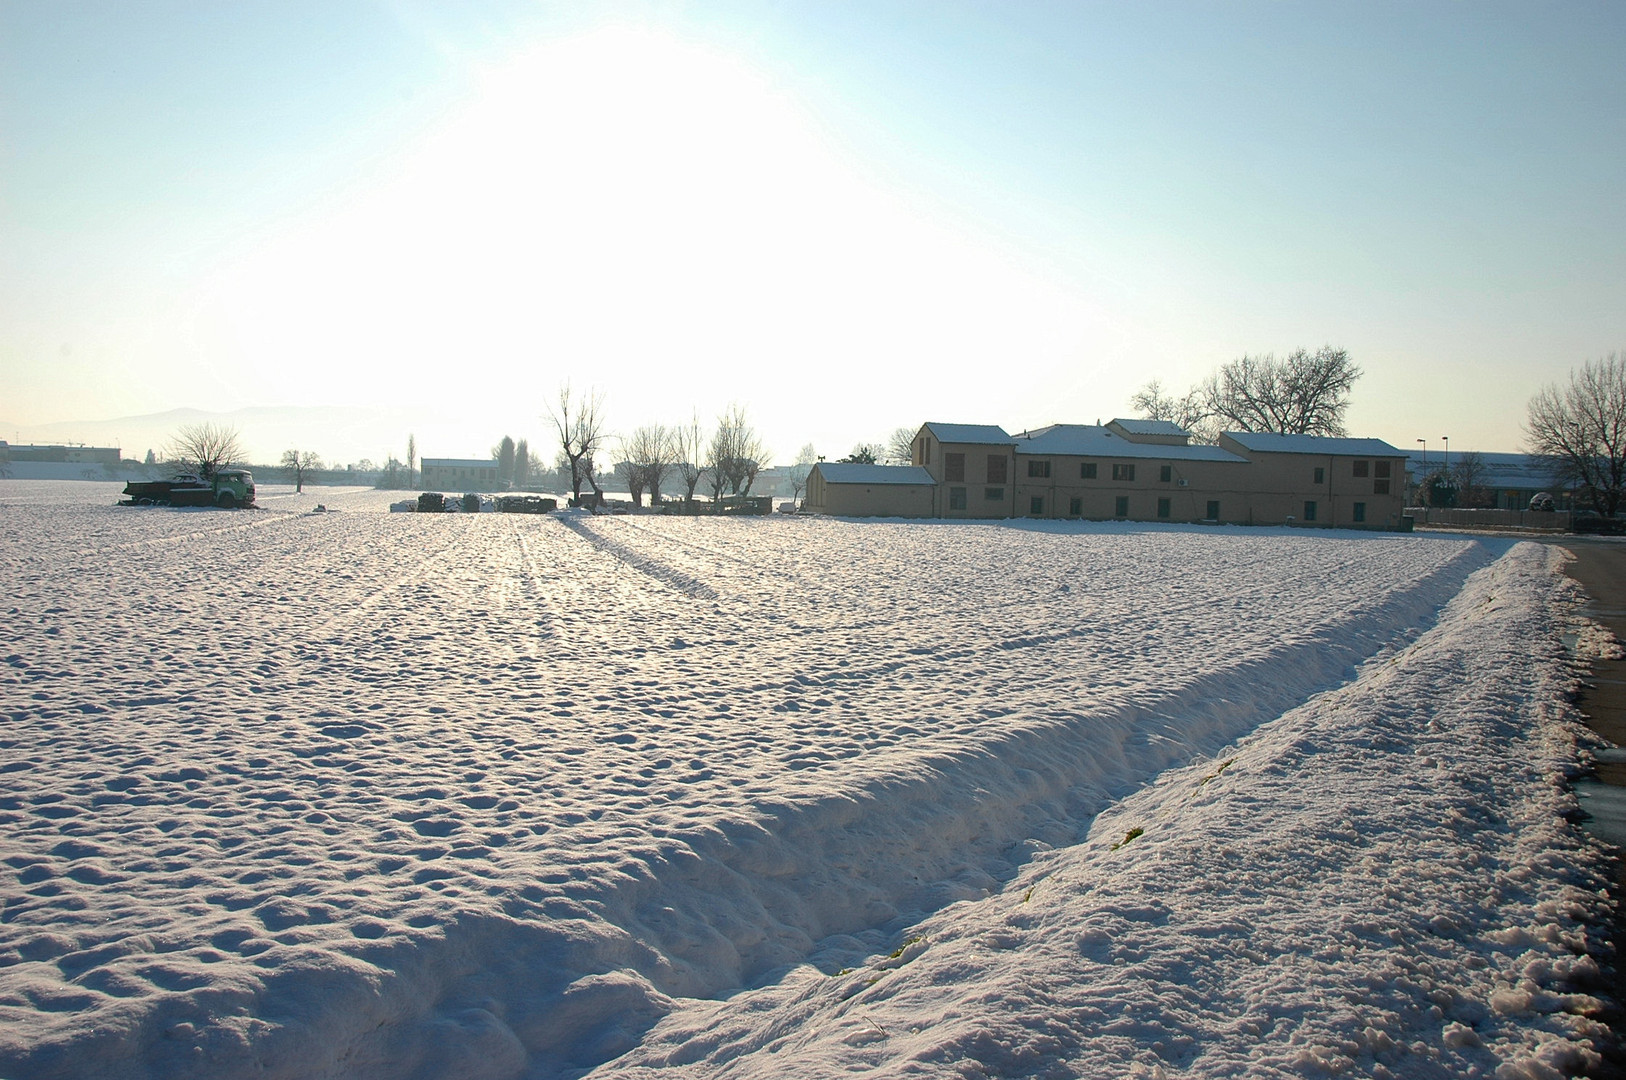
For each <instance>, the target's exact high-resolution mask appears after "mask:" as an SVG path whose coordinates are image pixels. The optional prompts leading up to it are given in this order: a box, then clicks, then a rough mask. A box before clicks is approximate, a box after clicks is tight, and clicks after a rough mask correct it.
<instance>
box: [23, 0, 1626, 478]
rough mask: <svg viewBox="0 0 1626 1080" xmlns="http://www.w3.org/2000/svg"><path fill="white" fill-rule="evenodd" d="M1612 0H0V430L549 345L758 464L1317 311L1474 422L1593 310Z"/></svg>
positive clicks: (1432, 405) (435, 404) (448, 420)
mask: <svg viewBox="0 0 1626 1080" xmlns="http://www.w3.org/2000/svg"><path fill="white" fill-rule="evenodd" d="M1623 12H1626V9H1623V8H1621V7H1620V6H1618V5H1613V4H1608V3H1594V4H1588V3H1575V4H1569V5H1564V6H1560V7H1540V8H1537V7H1534V6H1531V5H1517V4H1506V5H1500V4H1485V5H1475V6H1473V7H1463V6H1461V5H1455V4H1446V3H1423V4H1414V5H1389V6H1383V5H1372V6H1361V7H1358V8H1356V7H1350V6H1347V5H1336V4H1323V3H1303V4H1291V5H1283V4H1276V3H1247V2H1243V3H1238V4H1235V5H1199V4H1195V3H1192V4H1187V3H1180V2H1175V3H1170V4H1162V5H1140V4H1129V3H1122V4H1117V3H1103V4H1091V5H1050V4H1019V5H1007V4H994V3H981V2H969V0H967V2H961V3H950V4H944V5H933V6H917V5H910V4H902V3H889V2H881V3H868V4H857V3H842V2H838V0H831V2H828V3H819V4H812V3H795V2H792V3H787V4H780V5H761V4H748V3H743V2H733V0H719V2H717V3H715V4H708V5H699V6H686V5H681V4H680V5H663V4H642V3H640V4H634V3H619V4H599V5H578V6H574V7H572V8H570V9H568V10H566V9H558V8H553V7H549V6H545V5H541V4H535V3H527V2H523V0H481V2H475V3H470V4H465V5H455V6H454V5H448V4H441V3H436V2H429V0H423V2H418V3H409V2H405V0H401V2H397V3H393V4H390V5H384V6H375V5H370V4H338V5H332V4H317V3H314V2H307V0H289V2H288V3H285V4H269V3H256V2H246V3H244V4H222V5H212V6H211V5H188V4H174V5H170V4H160V5H153V6H145V5H142V6H126V5H115V4H112V3H111V2H100V0H83V2H66V3H62V4H34V5H10V6H7V7H6V8H3V9H0V122H3V124H4V128H3V130H5V131H6V133H7V137H6V139H5V140H4V141H3V145H0V230H3V233H0V235H3V236H4V241H5V242H4V244H3V245H0V315H3V316H4V318H3V319H0V424H4V425H5V428H4V430H0V438H14V437H19V436H20V437H21V438H23V439H24V440H25V441H26V440H27V439H28V438H29V436H30V431H31V430H34V429H39V430H40V431H42V432H48V437H51V438H55V439H64V438H66V439H72V438H74V437H75V436H74V435H73V434H72V432H71V431H70V430H68V429H70V428H72V424H71V423H64V422H70V421H105V420H109V419H112V418H116V417H129V416H135V415H138V414H145V413H156V412H162V411H165V410H170V409H176V408H182V407H191V408H198V409H204V410H210V411H214V412H219V413H230V412H232V411H233V410H239V409H245V408H249V407H259V406H285V407H316V406H346V407H351V408H352V409H362V410H370V411H371V412H372V413H373V414H375V415H373V418H372V420H371V421H370V422H369V421H365V420H357V421H356V423H355V425H354V429H353V430H352V429H350V428H348V427H346V428H335V429H333V430H331V431H329V432H327V433H326V436H325V437H326V438H327V439H328V441H329V442H330V443H331V445H317V446H313V447H311V449H314V450H316V451H317V452H319V453H321V454H323V456H324V457H327V458H328V459H329V460H334V461H344V460H355V459H357V458H360V457H371V458H374V459H381V458H383V457H384V456H386V455H387V454H389V453H395V454H397V455H401V454H403V453H404V449H405V440H406V435H407V433H408V431H409V430H411V431H413V432H414V433H415V434H416V435H417V438H418V445H419V447H420V450H421V452H422V453H425V454H428V455H430V456H458V457H461V456H479V455H484V454H485V453H486V451H487V448H489V447H490V446H491V445H493V444H494V443H495V442H496V441H497V440H498V439H499V438H500V437H501V436H502V435H504V434H510V435H513V436H515V437H529V438H530V439H531V440H532V442H533V443H535V444H545V443H546V442H547V427H546V421H545V419H544V417H545V413H546V408H547V404H548V401H549V400H550V398H552V397H553V396H554V395H555V394H556V392H557V389H558V387H559V386H560V384H561V383H562V382H564V381H565V380H567V379H568V380H570V381H571V382H572V383H573V384H575V385H576V386H577V387H580V388H586V387H598V388H600V389H602V390H603V391H604V393H605V397H606V403H607V406H608V410H609V418H610V423H611V426H612V428H614V429H615V430H618V431H622V432H625V431H629V430H630V429H631V428H633V427H636V426H639V425H641V424H646V423H652V422H660V423H668V424H674V423H680V422H684V421H686V420H688V418H689V417H690V416H691V415H695V414H698V415H699V416H700V418H701V420H702V421H703V422H709V421H710V420H711V418H713V417H715V416H716V415H717V414H718V413H719V412H721V411H722V410H723V409H724V408H725V407H726V406H727V405H728V404H730V403H732V402H738V403H740V404H743V405H744V406H745V407H746V408H747V410H748V412H749V414H750V415H751V417H752V419H753V420H754V421H755V422H756V424H757V426H758V428H759V429H760V430H761V431H762V432H763V433H764V435H765V436H766V438H767V442H768V445H769V446H770V448H771V449H772V450H773V451H774V454H775V461H777V462H783V461H788V460H790V459H791V458H793V457H794V455H795V453H796V451H797V449H798V448H799V447H800V446H802V445H803V444H804V443H808V442H811V443H813V444H815V446H816V447H817V448H818V451H819V452H820V453H823V454H827V455H828V456H830V457H836V456H840V455H841V454H843V453H845V452H846V451H847V450H848V449H849V448H850V447H851V446H852V445H853V444H854V443H856V442H860V441H865V442H878V441H884V439H885V437H886V436H887V434H888V433H889V432H890V431H891V430H892V429H893V428H895V427H900V426H908V427H913V426H915V425H917V424H919V423H921V422H922V421H925V420H933V419H935V420H952V421H963V422H972V423H999V424H1003V425H1005V426H1006V427H1007V428H1008V429H1010V430H1017V429H1020V428H1022V427H1026V426H1030V425H1038V424H1044V423H1050V422H1055V421H1070V422H1086V423H1087V422H1093V421H1095V420H1097V419H1106V418H1109V417H1112V416H1115V415H1126V414H1128V413H1129V405H1128V398H1129V396H1130V394H1132V393H1133V392H1134V391H1135V390H1136V389H1137V388H1138V387H1140V386H1141V385H1143V384H1144V383H1145V382H1146V381H1147V380H1148V379H1151V378H1160V379H1162V380H1163V382H1164V383H1165V385H1167V386H1169V387H1170V388H1171V389H1175V390H1180V389H1183V388H1184V387H1185V386H1187V385H1189V384H1190V383H1191V382H1193V381H1195V380H1196V379H1198V378H1201V377H1202V376H1203V375H1205V374H1207V373H1208V372H1210V371H1212V370H1213V369H1214V367H1216V366H1217V365H1218V364H1220V363H1222V362H1224V361H1226V360H1228V359H1232V358H1234V357H1236V356H1238V355H1241V354H1243V353H1245V352H1255V353H1259V352H1276V353H1278V354H1279V353H1283V352H1286V351H1288V350H1290V349H1292V348H1294V347H1297V346H1305V347H1309V348H1312V349H1313V348H1315V347H1316V346H1319V345H1322V344H1328V343H1331V344H1335V345H1341V346H1343V347H1345V348H1347V349H1348V350H1349V351H1350V353H1351V355H1352V356H1353V357H1354V359H1355V360H1356V361H1357V363H1359V364H1360V365H1361V366H1362V367H1363V368H1364V369H1365V371H1366V377H1365V378H1364V379H1363V380H1362V381H1361V382H1360V383H1359V384H1358V385H1357V388H1356V394H1355V406H1354V409H1353V410H1352V414H1351V417H1350V424H1351V428H1352V431H1353V433H1355V434H1359V435H1369V436H1376V437H1380V438H1386V439H1388V440H1389V441H1390V442H1392V443H1394V444H1395V445H1396V446H1399V447H1402V448H1404V449H1411V448H1412V447H1413V445H1414V442H1415V440H1416V438H1418V437H1421V436H1426V437H1428V438H1429V439H1430V440H1431V441H1432V440H1437V439H1438V437H1439V436H1440V435H1441V434H1442V433H1445V434H1449V435H1450V436H1451V437H1452V443H1453V446H1454V447H1459V448H1462V449H1481V450H1495V451H1507V450H1516V449H1519V448H1520V445H1521V442H1522V432H1521V424H1522V421H1523V417H1524V407H1525V402H1526V401H1527V400H1528V399H1529V397H1530V395H1531V394H1533V393H1534V392H1535V391H1536V390H1537V389H1538V388H1539V387H1540V385H1541V384H1542V383H1544V382H1547V381H1549V380H1552V379H1557V378H1561V377H1563V376H1564V374H1565V373H1566V372H1567V371H1568V370H1569V368H1570V367H1571V366H1572V365H1575V364H1579V363H1580V362H1582V361H1584V360H1588V359H1594V358H1596V357H1598V356H1601V355H1604V354H1606V353H1608V352H1610V351H1612V350H1615V349H1618V348H1621V347H1622V345H1623V343H1626V334H1623V333H1622V311H1623V309H1626V305H1622V304H1621V303H1620V297H1621V296H1623V295H1626V288H1623V286H1626V255H1623V251H1626V248H1623V246H1622V243H1621V241H1622V240H1623V239H1626V211H1623V209H1622V206H1621V200H1620V199H1619V198H1618V191H1619V183H1620V179H1621V175H1622V170H1621V166H1622V165H1623V164H1626V123H1623V120H1622V110H1621V109H1620V108H1619V106H1620V103H1621V102H1622V101H1623V100H1626V93H1623V91H1626V76H1623V75H1622V73H1621V67H1620V65H1619V63H1618V61H1617V59H1616V58H1615V57H1614V56H1612V55H1611V53H1612V51H1613V49H1614V47H1616V46H1618V43H1619V42H1620V41H1621V40H1623V35H1622V33H1621V31H1622V30H1626V14H1623ZM355 415H357V416H359V415H361V414H360V413H356V414H355ZM43 425H52V426H50V427H49V428H48V429H47V428H44V427H43ZM95 430H96V431H98V432H100V431H104V430H106V428H105V427H104V428H97V429H95ZM243 434H244V437H245V440H246V441H247V442H248V443H249V445H250V447H251V449H252V451H253V456H254V457H255V458H256V459H257V460H267V461H269V460H274V459H275V458H276V457H277V456H278V455H279V454H280V451H281V450H282V449H285V448H286V446H285V445H283V444H284V443H285V442H287V441H288V439H289V435H288V434H287V432H286V431H284V430H278V429H277V427H276V426H275V424H274V423H273V422H272V421H270V420H264V421H261V422H257V423H253V424H249V425H247V426H245V430H244V432H243ZM42 437H45V436H42ZM84 438H85V440H86V441H94V438H93V437H92V436H90V435H86V436H84ZM129 449H132V450H133V451H134V452H137V453H139V451H140V449H142V448H129Z"/></svg>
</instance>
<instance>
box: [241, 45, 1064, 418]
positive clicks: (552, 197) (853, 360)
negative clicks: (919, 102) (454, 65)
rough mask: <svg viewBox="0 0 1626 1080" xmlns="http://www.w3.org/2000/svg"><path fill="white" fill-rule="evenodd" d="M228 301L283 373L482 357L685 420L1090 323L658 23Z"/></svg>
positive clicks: (464, 126) (469, 120) (419, 160)
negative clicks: (751, 390) (825, 369)
mask: <svg viewBox="0 0 1626 1080" xmlns="http://www.w3.org/2000/svg"><path fill="white" fill-rule="evenodd" d="M210 308H211V315H210V317H211V319H212V320H213V323H212V327H213V331H214V332H215V333H216V334H218V335H219V336H220V338H221V339H222V340H221V347H223V348H230V349H232V350H233V351H234V352H235V353H238V354H240V355H246V356H248V357H250V358H252V359H253V360H254V362H255V363H256V364H257V365H258V366H259V367H260V369H261V371H260V374H261V375H262V376H266V377H275V375H276V374H277V372H279V371H286V368H287V365H288V364H289V363H290V359H289V358H290V357H301V358H304V360H305V361H306V362H308V363H309V365H310V368H311V371H312V373H313V374H315V375H317V376H318V377H320V378H321V379H322V380H323V381H324V387H325V388H326V390H328V391H331V390H333V389H342V390H344V391H346V392H348V393H351V394H357V393H366V392H367V391H368V388H369V386H371V387H372V388H373V389H374V390H375V391H376V392H378V393H380V394H385V393H386V391H385V383H384V381H383V380H384V377H385V376H386V375H387V374H388V373H395V374H397V375H407V376H417V375H419V374H428V373H431V372H433V371H434V370H436V369H437V368H444V367H445V366H447V365H453V366H467V365H468V364H471V363H474V364H479V365H483V366H485V367H487V368H488V369H490V368H495V369H496V370H498V371H502V372H509V373H512V377H513V378H514V379H518V380H521V381H522V382H523V381H524V380H530V382H529V384H528V385H526V386H524V389H526V390H530V391H537V392H541V391H545V390H546V388H548V387H550V386H552V385H554V384H555V383H556V382H557V381H558V379H559V378H560V377H561V376H562V375H565V374H569V375H572V376H574V377H577V378H578V379H580V380H582V381H596V382H599V383H601V384H605V385H613V386H616V387H617V388H618V389H617V392H618V397H619V398H620V399H621V400H620V403H621V404H626V405H628V406H629V407H645V408H648V407H652V406H651V405H646V404H643V403H637V405H636V406H634V402H633V401H632V400H630V399H632V398H635V397H636V396H638V395H639V394H640V393H642V394H647V396H648V397H649V398H650V399H651V401H652V402H667V403H673V402H675V405H673V404H668V405H667V406H666V408H665V412H673V414H674V415H676V412H683V413H686V412H687V411H688V408H689V405H690V404H691V403H693V402H695V398H696V395H695V389H694V387H695V382H696V379H695V373H696V368H697V366H700V367H701V368H702V369H703V370H705V371H706V372H707V373H708V376H707V377H708V379H716V380H718V385H721V386H722V387H723V390H722V391H721V393H722V396H723V398H724V399H725V400H726V399H727V398H729V397H732V396H734V393H737V390H736V391H735V392H734V393H731V392H730V390H729V386H730V385H733V386H735V387H737V386H738V385H740V384H739V380H740V379H747V380H749V381H750V383H751V384H752V385H755V386H756V387H758V388H759V392H774V391H775V390H777V391H778V392H780V393H785V394H789V393H794V385H795V380H797V379H799V378H800V377H801V374H802V372H804V371H805V370H806V366H807V365H810V364H819V365H829V364H853V365H855V367H854V370H855V371H865V372H866V374H865V380H866V382H867V383H868V384H870V385H871V386H872V387H874V388H876V389H878V390H881V391H883V392H884V391H886V390H887V389H888V387H889V384H890V383H893V382H895V384H896V385H895V389H897V390H900V391H901V390H902V389H903V388H904V385H905V383H906V382H907V380H908V379H910V378H912V377H913V376H912V375H911V374H910V373H909V371H908V370H907V368H905V369H904V370H902V371H900V372H897V373H891V369H893V368H895V367H896V366H897V364H896V361H897V359H898V358H899V357H900V356H903V357H907V356H919V355H923V354H925V355H937V356H939V357H941V356H945V355H948V356H951V357H952V356H956V355H957V356H963V357H966V358H968V359H969V358H970V357H972V356H974V355H977V354H978V353H979V352H980V353H981V355H984V356H986V355H988V354H989V353H990V352H992V351H994V350H997V351H998V352H999V353H1001V354H1005V353H1008V352H1010V351H1011V350H1012V349H1013V348H1016V349H1018V350H1020V349H1021V348H1022V344H1021V342H1022V340H1023V338H1024V337H1027V338H1028V339H1029V343H1030V344H1033V345H1035V346H1038V347H1042V348H1044V349H1045V350H1047V351H1050V352H1054V351H1055V350H1056V349H1057V348H1058V347H1061V348H1064V349H1065V348H1066V347H1067V346H1066V344H1065V343H1063V342H1058V340H1057V337H1058V333H1060V331H1059V329H1058V328H1059V327H1062V326H1064V325H1067V324H1069V323H1071V325H1073V326H1074V327H1076V326H1077V325H1078V324H1079V322H1080V321H1081V313H1080V312H1078V311H1077V310H1076V305H1075V303H1074V301H1072V300H1071V298H1069V297H1067V296H1065V295H1063V294H1062V293H1060V292H1058V291H1057V290H1055V289H1053V288H1051V287H1049V286H1046V285H1044V284H1042V283H1040V282H1039V281H1037V280H1035V279H1034V278H1033V277H1032V276H1031V275H1029V274H1027V273H1024V272H1023V271H1021V270H1020V269H1019V268H1016V267H1014V266H1013V265H1011V264H1009V263H1007V262H1003V261H1001V260H1000V259H999V258H997V257H994V256H992V255H991V253H990V252H989V251H987V250H985V249H983V248H981V247H980V246H979V245H978V244H976V243H975V242H973V241H971V240H970V239H968V238H967V237H966V236H964V235H962V234H960V233H958V232H957V231H955V230H953V229H951V228H947V227H944V226H943V225H942V224H940V223H937V222H936V221H934V220H933V219H932V217H931V216H930V215H928V214H924V213H921V212H919V211H918V210H917V209H915V208H912V207H911V206H910V205H909V203H908V201H907V199H906V198H905V197H904V196H902V195H900V194H898V193H897V192H894V191H890V190H887V189H884V188H883V187H882V186H880V185H879V184H877V183H875V182H874V181H872V180H871V179H869V178H868V177H866V176H865V175H864V173H863V172H862V170H860V169H859V168H858V167H856V166H855V164H854V163H852V162H851V161H849V160H848V159H847V158H846V157H845V156H844V154H843V153H842V151H841V149H840V148H839V146H837V145H836V144H835V143H834V142H833V141H832V140H831V139H830V138H829V137H828V136H827V134H826V132H824V131H823V130H822V129H821V126H820V125H819V123H818V122H817V120H816V118H814V117H812V116H810V115H809V114H808V113H807V112H806V111H805V110H804V109H803V108H801V107H799V106H798V104H797V103H796V102H794V101H793V100H791V99H790V98H788V97H787V96H786V95H785V94H783V93H782V92H780V91H778V90H777V89H776V88H775V86H774V85H773V84H772V82H771V80H770V79H768V78H767V77H766V76H765V75H764V74H763V73H762V72H759V71H756V70H754V69H753V68H751V67H750V66H749V65H748V64H746V63H744V62H743V61H741V60H740V59H738V58H736V57H733V56H729V55H725V54H722V53H719V52H717V51H715V50H713V49H710V48H707V47H704V46H700V45H696V44H692V43H687V42H682V41H677V40H674V39H672V38H669V37H665V36H663V35H660V34H658V33H654V32H651V31H646V30H639V29H610V30H601V31H598V32H595V33H592V34H587V35H583V36H580V37H576V38H572V39H568V40H561V41H555V42H550V43H547V44H544V45H540V46H537V47H536V48H534V49H532V50H530V51H529V52H527V53H526V54H524V55H523V56H521V57H519V58H517V59H515V60H513V61H512V62H510V63H508V64H506V65H505V66H503V67H502V68H500V69H496V70H492V71H489V72H487V73H486V75H485V78H484V79H483V82H482V92H481V94H480V96H479V98H478V100H476V101H475V102H474V103H472V104H471V105H470V106H469V107H468V108H467V109H466V111H464V112H463V113H461V114H460V115H458V116H457V117H455V118H454V119H451V120H449V121H448V122H447V123H446V124H445V125H444V126H442V127H441V128H440V129H439V130H438V131H436V132H435V133H434V134H433V136H432V137H430V138H428V139H427V140H425V141H424V142H423V143H422V144H421V145H420V146H419V147H417V148H416V149H415V150H414V151H413V152H412V153H411V154H410V155H409V156H407V157H406V158H405V159H403V162H402V163H401V165H400V167H399V169H398V171H397V172H396V173H395V174H394V175H393V176H392V177H390V178H389V179H388V180H387V181H386V182H384V183H382V184H380V185H378V186H375V187H372V188H369V189H367V190H365V191H363V192H361V193H360V194H359V195H356V196H355V197H352V198H351V199H349V201H348V202H347V203H346V204H345V205H343V206H341V207H340V208H339V209H337V210H336V211H334V212H332V213H329V214H327V215H324V216H323V217H322V218H321V219H320V220H317V221H314V222H311V223H309V224H307V225H305V226H304V227H302V228H299V229H297V230H296V231H294V232H292V233H290V234H287V235H285V236H283V237H282V238H280V239H279V240H277V241H276V242H275V243H273V244H272V245H270V246H269V247H268V248H266V249H264V250H262V251H259V252H257V253H256V254H255V255H254V256H253V257H251V258H249V259H247V260H246V261H245V262H244V263H243V264H241V265H240V266H239V267H238V268H237V269H236V271H235V272H234V273H232V274H230V275H227V276H226V278H225V279H224V280H223V281H222V282H221V283H220V284H219V285H218V287H217V288H216V289H215V290H214V292H213V302H212V303H211V305H210ZM880 359H886V360H887V361H888V364H887V365H886V366H885V367H883V368H881V369H879V370H877V369H875V368H874V362H875V361H876V360H880ZM774 372H780V373H782V375H775V374H772V373H774ZM781 377H782V378H783V379H784V383H783V385H782V386H778V387H775V386H773V385H771V384H772V381H773V380H774V379H776V378H781ZM618 379H622V380H625V381H627V382H630V383H634V384H636V385H637V386H638V387H642V388H643V389H642V390H640V391H635V390H633V389H632V388H631V387H630V386H629V387H627V388H626V392H625V393H623V392H622V390H621V383H618V381H617V380H618ZM765 379H766V380H767V382H766V383H765V382H764V380H765ZM335 381H338V382H339V383H341V384H342V383H345V382H348V383H349V385H342V386H338V387H335ZM413 381H414V382H418V383H421V382H423V380H421V379H417V378H414V380H413ZM511 385H512V384H511ZM516 388H517V387H516ZM674 408H675V409H676V412H674ZM662 415H664V413H663V414H662Z"/></svg>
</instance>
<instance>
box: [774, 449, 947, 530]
mask: <svg viewBox="0 0 1626 1080" xmlns="http://www.w3.org/2000/svg"><path fill="white" fill-rule="evenodd" d="M935 487H936V483H935V481H933V480H932V474H931V473H930V472H928V471H926V469H924V468H922V467H921V466H919V465H858V464H849V463H847V462H839V461H838V462H828V461H821V462H819V463H818V464H817V465H815V466H813V472H812V473H811V474H810V475H809V476H808V478H807V498H806V500H804V501H803V503H802V507H803V509H806V510H811V511H813V512H814V513H819V514H838V515H841V516H843V517H930V516H931V514H932V493H933V491H934V489H935Z"/></svg>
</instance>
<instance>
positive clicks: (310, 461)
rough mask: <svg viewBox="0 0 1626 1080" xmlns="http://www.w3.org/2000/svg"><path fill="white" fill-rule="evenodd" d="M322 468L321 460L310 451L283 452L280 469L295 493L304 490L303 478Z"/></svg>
mask: <svg viewBox="0 0 1626 1080" xmlns="http://www.w3.org/2000/svg"><path fill="white" fill-rule="evenodd" d="M321 467H322V459H321V458H319V457H317V456H316V453H315V452H314V451H311V450H284V451H283V452H282V468H283V471H284V472H286V473H287V474H288V479H290V480H292V481H293V482H294V490H295V491H304V490H305V476H306V475H307V474H308V473H313V472H316V471H317V470H318V469H320V468H321Z"/></svg>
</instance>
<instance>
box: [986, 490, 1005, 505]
mask: <svg viewBox="0 0 1626 1080" xmlns="http://www.w3.org/2000/svg"><path fill="white" fill-rule="evenodd" d="M982 497H983V498H984V499H986V500H987V501H988V502H1003V501H1004V500H1005V489H1004V488H983V489H982Z"/></svg>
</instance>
